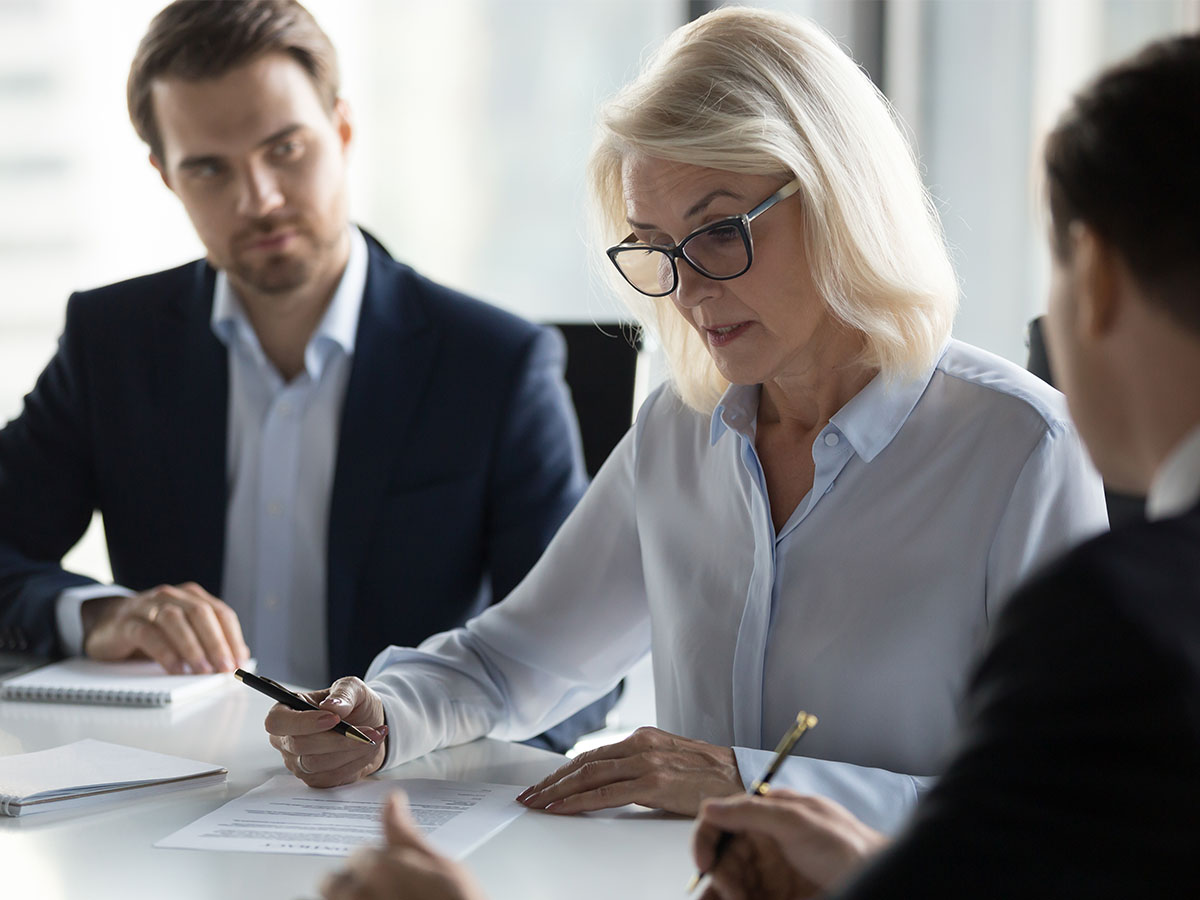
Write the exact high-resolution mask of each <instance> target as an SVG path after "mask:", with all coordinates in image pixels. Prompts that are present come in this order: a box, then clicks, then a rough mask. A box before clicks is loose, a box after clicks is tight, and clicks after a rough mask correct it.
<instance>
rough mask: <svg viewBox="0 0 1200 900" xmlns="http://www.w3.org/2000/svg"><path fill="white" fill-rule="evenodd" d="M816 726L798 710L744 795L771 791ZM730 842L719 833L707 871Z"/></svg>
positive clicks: (696, 879) (691, 883) (696, 880)
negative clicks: (782, 768) (790, 757)
mask: <svg viewBox="0 0 1200 900" xmlns="http://www.w3.org/2000/svg"><path fill="white" fill-rule="evenodd" d="M816 724H817V717H816V716H814V715H812V714H811V713H806V712H805V711H804V710H800V712H798V713H797V714H796V722H795V724H793V725H792V727H791V728H789V729H788V730H787V734H785V735H784V736H783V737H782V738H781V739H780V741H779V744H778V745H777V746H776V747H775V758H774V759H772V760H771V764H770V765H769V766H767V771H765V772H764V773H763V774H762V777H761V778H758V779H755V781H754V783H753V784H751V785H750V790H748V791H747V792H746V793H748V794H750V795H752V796H759V797H761V796H763V795H764V794H766V793H767V791H769V790H770V789H771V788H770V785H771V779H772V778H774V777H775V773H776V772H778V771H779V767H780V766H782V765H783V761H784V760H785V759H787V756H788V754H789V753H791V752H792V748H793V747H795V746H796V742H797V741H799V740H800V738H802V737H804V734H805V732H807V731H808V730H809V729H810V728H812V727H813V726H814V725H816ZM731 840H733V835H732V834H730V833H729V832H728V831H722V832H721V836H720V837H719V838H717V846H716V847H714V848H713V861H712V865H711V866H710V867H709V871H712V870H713V869H715V868H716V867H717V863H719V862H720V861H721V854H722V853H724V852H725V848H726V847H728V846H729V842H730V841H731ZM707 874H708V872H697V873H696V874H695V875H693V876H692V880H691V881H689V882H688V886H687V893H689V894H690V893H691V892H692V891H694V890H696V887H697V885H699V884H700V879H701V878H703V877H704V876H705V875H707Z"/></svg>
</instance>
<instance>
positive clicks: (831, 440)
mask: <svg viewBox="0 0 1200 900" xmlns="http://www.w3.org/2000/svg"><path fill="white" fill-rule="evenodd" d="M839 440H840V438H839V437H838V436H837V435H836V434H834V433H833V432H832V431H831V432H829V434H827V435H825V446H826V447H836V446H837V445H838V441H839Z"/></svg>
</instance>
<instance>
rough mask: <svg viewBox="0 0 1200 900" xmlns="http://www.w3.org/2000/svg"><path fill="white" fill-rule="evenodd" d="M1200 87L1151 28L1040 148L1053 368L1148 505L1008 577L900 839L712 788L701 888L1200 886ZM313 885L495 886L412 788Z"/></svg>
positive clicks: (986, 892)
mask: <svg viewBox="0 0 1200 900" xmlns="http://www.w3.org/2000/svg"><path fill="white" fill-rule="evenodd" d="M1197 96H1200V37H1195V36H1193V37H1186V38H1179V39H1176V40H1171V41H1166V42H1163V43H1160V44H1156V45H1153V46H1151V47H1150V48H1149V49H1147V50H1146V51H1145V52H1143V53H1142V54H1140V55H1138V56H1137V57H1135V58H1134V59H1132V60H1131V61H1129V62H1127V63H1125V64H1124V65H1121V66H1118V67H1116V68H1114V69H1112V70H1110V71H1108V72H1106V73H1105V74H1103V75H1102V76H1101V77H1100V78H1099V80H1098V81H1096V82H1095V83H1094V84H1093V85H1092V86H1091V87H1089V88H1088V89H1087V90H1086V91H1085V92H1083V93H1082V94H1081V95H1080V96H1079V97H1078V98H1077V99H1076V101H1075V103H1074V105H1073V106H1072V108H1071V110H1070V111H1069V112H1068V113H1067V115H1066V116H1065V118H1064V119H1063V121H1062V122H1061V124H1060V125H1059V126H1058V128H1057V129H1056V130H1055V132H1054V134H1053V135H1052V136H1051V138H1050V140H1049V142H1048V144H1047V150H1046V170H1047V174H1048V180H1049V195H1050V208H1051V213H1052V218H1053V238H1052V244H1053V257H1054V278H1053V286H1052V289H1051V298H1050V312H1049V337H1050V343H1051V353H1052V355H1053V359H1054V364H1055V369H1056V372H1059V373H1061V376H1062V378H1063V383H1064V384H1065V386H1066V389H1067V399H1068V402H1069V404H1070V408H1071V411H1072V413H1073V414H1074V416H1075V419H1076V421H1077V423H1078V426H1079V430H1080V433H1081V434H1082V436H1083V438H1084V440H1085V442H1086V444H1087V446H1088V448H1089V450H1090V451H1091V454H1092V456H1093V458H1094V459H1095V461H1096V463H1097V464H1098V465H1099V467H1100V469H1101V471H1102V473H1103V474H1104V476H1105V477H1106V478H1108V479H1111V481H1112V482H1113V483H1114V484H1116V485H1119V486H1120V487H1122V488H1124V489H1127V490H1142V491H1148V494H1149V505H1148V513H1149V517H1150V519H1151V520H1152V521H1149V522H1145V523H1138V524H1136V525H1132V526H1126V527H1124V528H1122V529H1120V530H1118V531H1114V532H1113V533H1111V534H1106V535H1103V536H1101V537H1098V538H1095V539H1093V540H1091V541H1089V542H1088V543H1086V544H1084V545H1082V546H1080V547H1079V548H1077V549H1075V550H1073V551H1071V552H1069V553H1068V554H1067V555H1066V556H1065V557H1063V558H1062V559H1061V560H1059V561H1057V562H1055V563H1053V564H1052V565H1051V566H1050V567H1049V568H1047V569H1045V570H1044V571H1042V572H1041V573H1040V574H1039V575H1037V576H1036V577H1034V578H1033V579H1032V580H1030V581H1028V582H1027V583H1026V584H1025V586H1024V587H1022V588H1020V589H1019V590H1018V591H1017V592H1016V594H1015V595H1014V597H1013V599H1012V600H1011V601H1010V602H1009V604H1008V605H1007V606H1006V607H1005V609H1004V611H1003V612H1002V613H1001V615H1000V617H999V620H998V622H997V623H996V625H995V627H994V631H993V636H992V640H991V644H990V648H989V649H988V651H987V652H986V654H985V656H984V658H983V660H982V662H981V663H980V664H979V666H978V667H977V669H976V672H975V675H974V678H973V680H972V682H971V686H970V690H969V697H968V709H967V712H966V722H965V737H964V739H963V741H962V742H961V743H960V745H959V747H958V749H957V751H956V753H955V755H954V756H953V757H952V759H951V760H950V762H949V765H948V768H947V770H946V772H945V774H944V775H943V776H942V778H941V779H940V780H939V782H938V783H937V784H936V786H934V787H933V788H932V789H931V790H930V791H929V792H928V793H927V794H925V795H924V797H923V798H922V799H921V801H920V803H919V804H918V806H917V809H916V813H915V816H914V818H913V821H912V822H911V823H910V824H909V826H908V827H907V829H906V830H905V831H904V832H903V833H902V834H901V835H900V837H899V838H898V839H897V840H896V843H895V844H894V845H892V846H891V847H890V848H888V849H886V850H883V852H882V853H880V850H881V849H882V848H883V847H884V846H885V845H886V843H887V839H886V838H885V837H884V836H883V835H881V834H879V833H878V832H877V831H874V830H873V829H871V828H869V827H867V826H866V825H864V824H863V823H862V822H861V821H859V820H858V819H856V818H855V817H854V816H853V815H851V814H850V813H849V812H847V810H846V809H844V808H843V807H841V806H839V805H838V804H837V803H835V802H833V801H831V800H829V799H826V798H823V797H817V796H803V795H799V794H795V793H791V792H788V791H777V790H775V789H772V790H771V791H770V792H769V793H767V794H766V795H765V796H753V797H751V796H745V795H739V796H736V797H732V798H727V799H717V800H709V801H707V802H706V803H705V804H704V806H703V808H702V810H701V815H700V821H699V825H698V827H697V830H696V833H695V841H694V843H695V856H696V862H697V864H698V865H699V866H700V868H701V869H702V870H704V871H710V870H711V874H712V879H711V881H710V882H709V886H708V889H707V891H706V892H705V893H704V894H703V895H702V896H703V898H704V900H715V898H725V900H744V898H781V900H782V898H788V900H792V898H797V897H809V896H816V895H820V896H822V897H828V898H830V900H835V898H836V900H891V898H895V900H911V898H918V897H933V898H956V900H957V898H963V900H968V898H969V900H990V898H996V900H999V898H1020V900H1030V898H1033V900H1037V898H1047V900H1050V898H1054V900H1063V898H1072V897H1079V898H1087V900H1103V898H1112V900H1117V898H1120V900H1127V898H1134V897H1136V898H1155V900H1170V898H1194V897H1196V896H1198V895H1200V856H1198V855H1197V848H1200V814H1198V813H1197V809H1200V391H1197V390H1196V389H1195V386H1196V385H1197V384H1198V383H1200V178H1198V177H1197V171H1198V169H1197V167H1196V166H1195V165H1194V159H1193V157H1194V154H1195V148H1196V147H1197V146H1200V144H1198V141H1200V105H1197V104H1196V103H1195V102H1193V100H1194V98H1195V97H1197ZM722 832H726V833H729V834H731V835H732V837H733V839H732V840H731V841H729V842H728V843H727V844H726V843H725V841H723V839H722V838H721V834H722ZM720 844H725V847H724V851H723V852H722V853H721V854H720V855H719V857H718V856H717V854H716V848H717V847H718V845H720ZM872 855H874V856H875V860H874V862H873V863H872V864H871V865H869V866H868V867H867V868H866V869H865V870H864V869H862V868H861V865H862V863H863V861H864V860H865V859H867V858H868V857H870V856H872ZM856 872H857V877H855V873H856ZM851 878H853V880H852V881H848V879H851ZM830 892H832V893H830ZM322 894H323V896H324V897H326V898H327V900H349V898H354V900H384V898H389V897H395V896H400V895H401V894H402V895H403V896H404V897H406V898H412V900H478V898H481V897H482V896H483V893H482V891H481V889H480V887H479V886H478V885H477V884H476V883H475V882H474V880H473V879H472V878H471V876H470V873H469V872H468V871H467V869H466V868H464V867H463V866H461V865H458V864H456V863H454V862H451V861H449V860H447V859H445V858H443V857H441V856H440V855H438V853H437V852H436V851H435V850H434V849H432V848H431V847H430V846H429V844H428V843H427V842H426V841H425V840H424V838H423V837H422V836H421V834H420V831H419V830H418V828H417V826H416V825H415V824H414V823H413V822H412V820H411V819H410V818H409V817H408V816H407V815H406V814H405V809H404V804H403V801H402V800H401V799H398V798H396V799H393V800H391V801H390V802H389V804H388V806H387V807H386V809H385V812H384V843H383V846H381V847H375V848H370V849H364V850H360V851H359V852H358V853H357V854H356V855H355V856H354V857H352V858H351V859H350V860H349V862H348V863H347V864H346V865H345V866H344V867H342V868H341V869H339V870H337V871H335V872H333V873H331V874H330V875H329V876H328V877H327V878H326V879H325V881H324V883H323V885H322Z"/></svg>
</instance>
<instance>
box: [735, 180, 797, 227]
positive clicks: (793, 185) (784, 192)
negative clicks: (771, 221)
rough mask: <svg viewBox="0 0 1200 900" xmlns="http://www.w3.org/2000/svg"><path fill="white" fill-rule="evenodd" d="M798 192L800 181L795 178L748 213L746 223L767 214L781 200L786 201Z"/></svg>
mask: <svg viewBox="0 0 1200 900" xmlns="http://www.w3.org/2000/svg"><path fill="white" fill-rule="evenodd" d="M798 190H800V179H799V178H793V179H792V180H791V181H789V182H788V183H787V184H785V185H784V186H783V187H781V188H780V189H779V190H777V191H776V192H775V193H773V194H772V195H771V196H770V197H768V198H767V199H766V200H764V201H763V202H762V203H760V204H758V206H756V207H754V209H752V210H750V212H748V213H746V221H747V222H749V221H750V220H751V219H753V218H754V217H755V216H758V215H761V214H762V213H765V212H766V211H767V210H768V209H770V208H771V207H772V206H774V205H775V204H776V203H778V202H779V201H780V200H786V199H787V198H788V197H790V196H792V194H794V193H796V191H798Z"/></svg>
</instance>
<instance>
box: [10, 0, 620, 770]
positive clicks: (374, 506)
mask: <svg viewBox="0 0 1200 900" xmlns="http://www.w3.org/2000/svg"><path fill="white" fill-rule="evenodd" d="M128 100H129V111H130V117H131V119H132V121H133V124H134V127H135V128H136V130H137V132H138V134H139V135H140V136H141V137H142V138H143V139H144V140H145V142H146V144H147V145H148V147H149V150H150V162H151V164H152V165H153V166H154V168H155V169H156V170H157V171H158V174H159V175H160V176H161V178H162V181H163V183H164V184H165V185H166V186H167V187H168V188H169V189H170V190H171V191H172V192H173V193H175V195H176V196H177V197H178V198H179V200H180V201H181V202H182V204H183V206H184V209H185V210H186V211H187V213H188V216H189V217H190V219H191V221H192V224H193V225H194V226H195V229H196V232H197V234H198V235H199V237H200V240H201V242H202V243H203V244H204V247H205V249H206V251H207V254H206V259H204V260H200V261H197V262H194V263H190V264H188V265H184V266H181V267H179V268H176V269H172V270H170V271H166V272H160V273H157V274H154V275H148V276H144V277H142V278H135V279H133V280H131V281H127V282H124V283H121V284H116V285H111V286H108V287H104V288H100V289H98V290H93V291H86V292H81V293H78V294H76V295H74V296H72V298H71V300H70V302H69V303H68V307H67V320H66V326H65V330H64V332H63V335H62V338H61V341H60V344H59V349H58V353H57V354H56V355H55V357H54V358H53V359H52V360H51V362H50V364H49V365H48V367H47V368H46V370H45V371H44V372H43V374H42V375H41V377H40V379H39V380H38V383H37V385H36V387H35V388H34V390H33V392H32V393H31V394H30V395H29V396H28V397H27V398H26V401H25V406H24V410H23V412H22V413H21V415H20V416H19V417H18V418H17V419H15V420H14V421H13V422H11V423H10V424H9V425H8V426H7V427H6V428H5V429H4V430H3V432H0V649H19V650H25V651H32V652H37V653H42V654H45V655H54V654H58V653H66V654H78V653H85V654H87V655H88V656H91V657H94V658H97V659H102V660H117V659H125V658H129V657H138V656H146V657H150V658H152V659H155V660H157V661H159V662H160V663H161V664H162V665H163V666H164V667H165V668H166V669H167V670H168V671H170V672H181V671H186V670H190V671H193V672H209V671H228V670H230V669H232V668H233V667H234V666H236V665H238V664H240V663H243V662H244V661H245V660H246V659H247V658H248V656H249V654H250V653H251V652H253V653H254V655H255V656H256V657H257V659H258V662H259V665H260V667H261V669H262V670H263V671H264V672H265V673H268V674H270V675H272V676H273V677H275V678H277V679H281V680H285V681H288V682H291V683H294V684H299V685H324V684H327V683H329V681H330V679H331V678H335V677H338V676H341V675H347V674H355V673H357V674H362V673H363V672H365V670H366V667H367V664H368V663H369V662H370V660H371V659H372V657H374V655H375V654H376V653H378V652H379V650H380V649H382V648H383V647H385V646H387V645H388V644H416V643H419V642H420V641H421V640H423V639H424V638H426V637H428V636H429V635H430V634H434V633H436V632H440V631H443V630H445V629H447V628H452V627H454V626H456V625H460V624H462V623H463V622H464V621H465V620H466V619H468V618H469V617H471V616H472V615H474V614H476V613H478V612H479V611H481V610H482V609H483V608H484V607H485V606H487V605H488V604H489V603H491V602H494V601H496V600H499V599H500V598H502V597H503V596H504V595H505V594H507V593H508V591H509V590H510V589H511V588H512V587H514V586H515V585H516V584H517V582H518V581H520V579H521V578H522V577H523V576H524V574H525V572H526V571H527V570H528V569H529V568H530V567H531V566H532V564H533V563H534V561H535V560H536V559H537V558H538V556H539V555H540V554H541V551H542V549H543V548H544V547H545V545H546V544H547V543H548V542H549V540H550V538H551V537H552V536H553V534H554V532H555V531H556V530H557V528H558V526H559V524H560V523H561V522H562V520H563V519H564V518H565V517H566V515H567V513H568V512H570V510H571V508H572V507H573V506H574V504H575V502H576V501H577V500H578V498H579V496H580V495H581V493H582V491H583V489H584V487H585V485H586V476H585V474H584V470H583V463H582V456H581V452H580V444H579V438H578V431H577V426H576V423H575V419H574V412H573V410H572V409H571V405H570V400H569V397H568V394H567V391H566V388H565V385H564V384H563V381H562V368H563V362H564V358H563V357H564V352H563V345H562V341H561V339H560V338H559V336H558V335H557V334H556V333H553V332H550V331H547V330H544V329H542V328H539V327H537V326H534V325H532V324H530V323H528V322H526V321H524V320H522V319H519V318H517V317H516V316H513V315H510V314H508V313H505V312H502V311H500V310H498V309H496V308H494V307H491V306H488V305H487V304H484V303H482V302H480V301H478V300H474V299H472V298H469V297H466V296H463V295H462V294H459V293H457V292H454V291H451V290H449V289H447V288H445V287H442V286H440V285H438V284H435V283H433V282H432V281H429V280H428V279H425V278H423V277H421V276H420V275H419V274H417V273H416V272H415V271H413V270H412V269H411V268H409V267H408V266H406V265H403V264H401V263H399V262H396V261H395V260H393V259H392V258H391V257H390V256H389V255H388V253H387V251H386V250H384V248H383V247H382V246H381V245H380V244H379V243H378V242H377V241H376V240H375V239H374V238H372V237H371V236H370V235H369V234H367V233H366V232H364V231H362V230H361V229H359V228H357V227H355V226H353V225H351V224H350V222H349V220H348V212H347V184H346V182H347V178H346V169H347V156H348V151H349V147H350V143H351V137H352V133H353V129H352V124H351V120H350V114H349V108H348V106H347V105H346V102H345V101H344V100H343V99H342V98H341V96H340V95H339V93H338V69H337V58H336V52H335V50H334V48H333V45H332V44H331V43H330V41H329V38H328V37H327V36H326V35H325V33H324V32H323V31H322V30H321V28H320V27H319V26H318V25H317V23H316V22H315V21H314V20H313V18H312V16H311V15H310V14H309V13H308V11H307V10H305V9H304V8H303V7H302V6H300V5H299V4H298V3H295V2H292V0H237V2H224V3H211V2H204V0H179V2H176V3H172V4H171V5H170V6H168V7H166V8H165V9H164V10H162V11H161V12H160V13H159V14H158V15H157V16H156V17H155V19H154V20H153V22H152V23H151V25H150V28H149V31H148V32H147V34H146V35H145V37H144V38H143V40H142V42H141V45H140V46H139V48H138V52H137V55H136V58H135V59H134V62H133V66H132V68H131V71H130V76H129V84H128ZM95 509H99V510H100V512H101V513H102V514H103V517H104V527H105V533H106V537H107V541H108V549H109V556H110V560H111V563H112V570H113V574H114V577H115V580H116V582H117V585H115V586H114V585H103V584H96V583H95V582H93V581H92V580H91V579H87V578H84V577H82V576H79V575H75V574H72V573H69V572H66V571H64V570H63V569H62V568H61V565H60V560H61V558H62V555H63V554H64V553H65V552H66V550H68V549H69V548H70V547H71V546H72V545H73V544H74V543H75V542H76V541H77V540H78V539H79V537H80V536H81V535H82V534H83V532H84V530H85V529H86V527H87V525H88V523H89V521H90V520H91V517H92V513H93V510H95ZM609 706H611V700H609V701H601V702H600V703H599V704H597V705H595V706H593V707H591V708H590V709H588V710H585V711H583V713H581V714H579V715H577V716H576V717H575V718H574V719H573V720H572V721H571V722H570V723H569V724H566V725H564V726H560V727H559V728H558V729H556V730H555V731H554V732H552V733H549V734H548V736H547V737H546V739H545V740H544V741H543V743H544V745H546V746H549V747H551V748H553V749H558V750H562V749H565V748H567V747H569V746H570V745H571V744H572V743H573V742H574V739H575V737H576V736H577V735H578V734H579V733H582V732H583V731H588V730H592V729H593V728H597V727H600V726H601V725H602V724H603V717H604V712H605V710H606V709H607V708H608V707H609Z"/></svg>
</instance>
